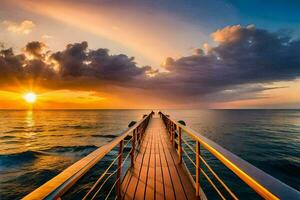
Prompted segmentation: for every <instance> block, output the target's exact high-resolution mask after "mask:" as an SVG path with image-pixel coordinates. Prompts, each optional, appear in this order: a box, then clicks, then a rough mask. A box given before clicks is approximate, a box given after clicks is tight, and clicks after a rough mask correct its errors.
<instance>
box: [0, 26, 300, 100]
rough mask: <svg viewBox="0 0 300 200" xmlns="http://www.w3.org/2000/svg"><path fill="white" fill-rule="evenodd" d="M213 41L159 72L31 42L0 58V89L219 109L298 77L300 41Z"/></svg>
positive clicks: (226, 36)
mask: <svg viewBox="0 0 300 200" xmlns="http://www.w3.org/2000/svg"><path fill="white" fill-rule="evenodd" d="M212 38H213V40H214V41H215V42H217V44H216V45H215V46H208V45H203V47H202V48H201V47H199V48H196V49H195V50H194V52H193V53H192V54H191V55H188V56H183V57H180V58H177V59H174V58H171V57H168V58H166V60H165V62H164V64H163V67H164V70H162V71H159V70H157V69H153V68H152V67H150V66H138V65H137V64H136V62H135V60H134V58H133V57H129V56H127V55H124V54H118V55H112V54H110V53H109V50H108V49H105V48H99V49H89V48H88V43H87V42H80V43H73V44H68V45H67V46H66V47H65V49H63V50H61V51H56V52H51V51H48V50H47V49H46V44H44V43H42V42H38V41H34V42H30V43H28V44H27V45H26V47H25V48H24V49H23V50H24V53H21V54H15V53H14V52H13V50H12V49H2V50H1V51H0V84H1V83H2V84H3V83H10V81H12V80H18V82H26V81H27V80H34V81H38V84H39V85H40V86H41V87H45V88H49V89H78V90H86V91H91V90H94V91H104V90H106V91H107V92H111V93H114V92H119V94H120V95H124V94H126V95H128V94H129V93H130V92H132V93H134V92H136V91H139V92H140V93H143V94H145V95H146V94H147V95H154V96H157V97H159V98H162V99H170V100H172V101H178V102H180V101H185V102H192V101H199V100H201V101H207V102H222V101H234V100H241V99H257V98H258V99H260V98H267V96H265V95H262V92H263V91H266V90H270V89H276V88H274V87H270V84H272V83H275V82H279V81H291V80H295V79H297V78H299V77H300V56H299V49H300V40H296V39H293V38H292V37H291V36H289V35H288V34H287V33H285V32H276V33H273V32H269V31H267V30H264V29H258V28H255V27H254V26H253V25H251V26H247V27H242V26H240V25H237V26H228V27H225V28H223V29H220V30H217V31H216V32H214V33H212ZM28 55H30V56H28ZM112 88H114V89H112ZM115 88H118V89H117V90H115ZM145 98H146V97H145Z"/></svg>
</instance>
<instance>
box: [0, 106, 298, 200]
mask: <svg viewBox="0 0 300 200" xmlns="http://www.w3.org/2000/svg"><path fill="white" fill-rule="evenodd" d="M148 112H150V111H149V110H46V111H7V110H2V111H0V199H2V200H4V199H19V198H21V197H23V196H24V195H26V194H27V193H29V192H31V191H33V190H34V189H35V188H37V187H38V186H40V185H41V184H43V183H45V182H46V181H47V180H49V179H51V178H52V177H54V176H55V175H56V174H58V173H59V172H61V171H62V170H63V169H65V168H66V167H67V166H69V165H71V164H72V163H74V162H76V161H77V160H79V159H80V158H82V157H83V156H85V155H87V154H88V153H90V152H92V151H93V150H95V149H96V148H97V147H99V146H102V145H103V144H106V143H107V142H109V141H111V140H112V139H113V138H115V137H116V136H118V135H119V134H120V133H121V132H122V131H123V130H124V129H126V128H127V125H128V124H129V123H130V122H131V121H132V120H135V121H138V120H140V119H141V117H142V115H143V114H145V113H148ZM165 112H166V113H168V114H169V115H170V116H171V117H173V118H175V119H178V120H179V119H180V120H184V121H185V122H186V123H187V125H188V126H190V127H192V128H193V129H194V130H196V131H199V132H200V133H201V134H203V135H204V136H206V137H208V138H210V139H211V140H213V141H215V142H217V143H218V144H220V145H221V146H223V147H224V148H226V149H228V150H230V151H232V152H233V153H235V154H236V155H238V156H240V157H242V158H243V159H245V160H246V161H248V162H250V163H251V164H253V165H255V166H256V167H258V168H260V169H262V170H263V171H265V172H267V173H269V174H270V175H272V176H274V177H275V178H277V179H279V180H281V181H282V182H284V183H286V184H288V185H290V186H292V187H294V188H295V189H297V190H300V175H299V174H300V173H299V171H300V110H165ZM187 140H188V138H187ZM190 142H191V145H193V141H190ZM204 157H205V158H206V159H207V161H208V162H209V164H211V165H212V167H213V168H214V169H215V171H216V172H217V173H218V174H219V175H220V177H222V178H224V180H226V183H228V185H229V186H230V187H231V188H233V189H236V191H237V195H238V196H242V197H249V199H251V198H252V199H256V197H255V196H253V197H252V196H251V198H250V196H248V193H251V190H249V189H247V187H246V186H245V189H243V188H242V187H241V184H242V183H240V182H239V181H238V179H237V178H236V177H234V175H233V174H231V173H230V171H229V170H226V169H225V168H224V167H222V166H221V165H220V164H219V163H218V161H217V160H216V159H214V158H213V157H212V156H211V155H209V153H208V152H204ZM100 167H101V166H100ZM191 171H192V170H191ZM203 183H205V182H203ZM207 185H208V184H205V185H204V190H205V192H206V193H207V194H209V196H211V197H213V198H212V199H214V198H216V199H217V197H216V196H214V195H216V194H215V192H214V191H213V190H212V189H211V188H209V186H207ZM234 191H235V190H234Z"/></svg>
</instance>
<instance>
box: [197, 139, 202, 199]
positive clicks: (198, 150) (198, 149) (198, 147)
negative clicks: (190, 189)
mask: <svg viewBox="0 0 300 200" xmlns="http://www.w3.org/2000/svg"><path fill="white" fill-rule="evenodd" d="M200 170H201V166H200V142H199V141H196V196H200V172H201V171H200Z"/></svg>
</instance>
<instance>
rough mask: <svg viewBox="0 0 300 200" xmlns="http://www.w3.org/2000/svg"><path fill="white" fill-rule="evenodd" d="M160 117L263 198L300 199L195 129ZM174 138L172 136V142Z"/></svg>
mask: <svg viewBox="0 0 300 200" xmlns="http://www.w3.org/2000/svg"><path fill="white" fill-rule="evenodd" d="M160 115H161V116H162V118H163V119H164V120H166V126H167V128H168V129H170V131H171V132H172V131H173V130H174V126H176V127H178V128H179V129H181V130H183V131H185V133H187V134H188V135H189V136H190V137H192V138H193V139H194V140H195V141H196V143H197V142H199V143H200V144H201V145H202V146H203V147H204V148H205V149H207V150H208V151H209V152H210V153H211V154H212V155H214V156H215V157H216V158H217V159H218V160H219V161H221V163H223V164H224V165H225V166H226V167H227V168H229V169H230V170H231V171H232V172H233V173H235V174H236V175H237V176H238V177H239V178H240V179H241V180H243V181H244V182H245V183H246V184H248V185H249V186H250V187H251V188H252V189H254V190H255V191H256V192H257V193H258V194H259V195H260V196H261V197H263V198H265V199H286V200H290V199H300V192H298V191H297V190H295V189H294V188H292V187H290V186H288V185H286V184H285V183H283V182H281V181H279V180H278V179H275V178H274V177H272V176H270V175H269V174H267V173H265V172H264V171H262V170H260V169H258V168H256V167H254V166H253V165H251V164H250V163H248V162H247V161H245V160H243V159H241V158H240V157H238V156H236V155H235V154H233V153H231V152H230V151H228V150H226V149H224V148H223V147H221V146H220V145H218V144H217V143H215V142H213V141H211V140H210V139H208V138H206V137H204V136H203V135H201V134H200V133H197V132H196V131H194V130H193V129H191V128H189V127H187V126H185V125H182V124H181V123H179V122H177V121H176V120H173V119H172V118H170V117H169V116H167V115H165V114H163V113H161V112H160ZM173 137H174V136H171V140H172V138H173ZM180 145H181V144H180ZM199 157H200V155H199Z"/></svg>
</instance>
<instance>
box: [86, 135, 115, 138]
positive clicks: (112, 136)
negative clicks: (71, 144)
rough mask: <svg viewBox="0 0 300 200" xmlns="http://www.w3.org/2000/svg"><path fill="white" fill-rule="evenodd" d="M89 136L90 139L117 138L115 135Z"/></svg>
mask: <svg viewBox="0 0 300 200" xmlns="http://www.w3.org/2000/svg"><path fill="white" fill-rule="evenodd" d="M90 136H92V137H101V138H116V137H118V136H117V135H109V134H108V135H96V134H94V135H90Z"/></svg>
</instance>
